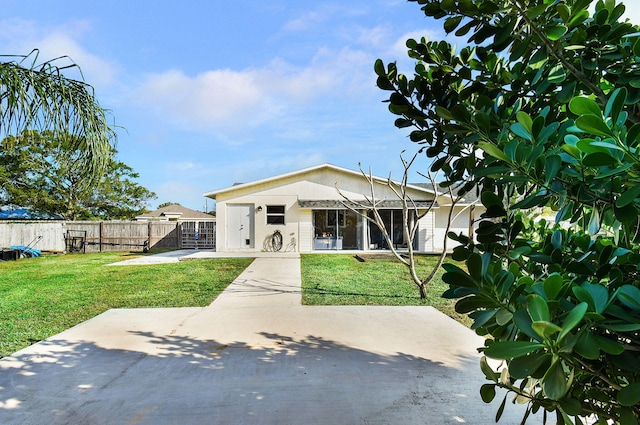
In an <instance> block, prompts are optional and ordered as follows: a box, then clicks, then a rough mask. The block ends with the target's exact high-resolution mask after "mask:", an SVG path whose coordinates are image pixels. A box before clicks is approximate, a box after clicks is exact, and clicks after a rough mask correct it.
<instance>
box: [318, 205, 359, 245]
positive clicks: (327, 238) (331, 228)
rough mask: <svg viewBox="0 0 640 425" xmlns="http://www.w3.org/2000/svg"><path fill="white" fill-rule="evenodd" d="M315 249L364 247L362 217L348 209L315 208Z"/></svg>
mask: <svg viewBox="0 0 640 425" xmlns="http://www.w3.org/2000/svg"><path fill="white" fill-rule="evenodd" d="M313 227H314V239H313V249H314V250H327V249H334V250H342V249H362V217H360V216H359V215H358V214H356V213H354V212H353V211H350V210H346V209H333V210H314V211H313Z"/></svg>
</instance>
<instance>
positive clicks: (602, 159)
mask: <svg viewBox="0 0 640 425" xmlns="http://www.w3.org/2000/svg"><path fill="white" fill-rule="evenodd" d="M617 163H618V161H617V160H616V159H615V158H614V157H613V156H612V155H611V154H610V153H609V152H606V153H605V152H594V153H590V154H588V155H587V156H585V157H584V159H583V160H582V164H583V165H585V166H587V167H603V166H606V165H616V164H617Z"/></svg>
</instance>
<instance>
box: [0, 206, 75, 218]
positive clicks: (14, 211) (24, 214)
mask: <svg viewBox="0 0 640 425" xmlns="http://www.w3.org/2000/svg"><path fill="white" fill-rule="evenodd" d="M0 220H62V216H59V215H54V214H48V213H37V212H33V211H30V210H29V209H27V208H11V209H9V208H7V207H0Z"/></svg>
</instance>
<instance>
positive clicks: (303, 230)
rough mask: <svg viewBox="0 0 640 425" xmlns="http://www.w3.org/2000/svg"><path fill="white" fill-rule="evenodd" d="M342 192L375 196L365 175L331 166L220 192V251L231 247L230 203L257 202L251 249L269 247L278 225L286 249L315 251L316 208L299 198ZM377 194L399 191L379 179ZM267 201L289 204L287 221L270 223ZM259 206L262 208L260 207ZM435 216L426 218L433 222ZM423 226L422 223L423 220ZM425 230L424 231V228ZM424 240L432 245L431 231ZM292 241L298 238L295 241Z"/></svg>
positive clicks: (390, 196)
mask: <svg viewBox="0 0 640 425" xmlns="http://www.w3.org/2000/svg"><path fill="white" fill-rule="evenodd" d="M336 187H337V188H339V189H340V190H341V191H342V193H343V194H344V195H345V196H346V197H347V198H349V199H351V200H353V201H362V200H364V199H365V195H366V196H369V197H370V196H371V187H370V184H369V182H368V181H367V180H366V179H365V178H364V177H362V176H359V175H356V174H349V173H346V172H340V171H337V170H335V169H331V168H320V169H313V170H310V171H309V172H305V173H293V174H291V175H284V176H283V177H281V178H274V179H267V180H265V181H258V182H256V183H255V184H247V185H239V186H237V187H231V188H228V189H225V190H222V191H220V192H219V193H216V215H217V217H216V219H217V223H218V225H217V227H216V240H217V242H216V244H217V249H218V250H219V251H225V250H228V248H227V233H228V229H227V225H226V223H227V222H228V219H227V217H226V214H227V205H228V204H250V205H253V206H254V210H255V214H254V229H255V231H254V241H253V248H249V250H254V251H261V250H264V249H265V248H266V246H265V241H267V238H268V237H270V236H271V235H272V234H273V232H274V231H275V230H276V229H278V230H280V232H281V233H282V236H283V248H282V249H283V250H285V249H289V250H291V249H290V248H291V247H292V245H295V248H294V249H293V250H295V251H299V252H311V251H313V236H314V235H313V223H312V220H313V218H312V211H311V210H310V209H304V210H301V209H300V208H299V207H298V201H299V200H333V201H342V200H344V198H343V197H342V196H341V195H340V193H338V190H337V189H336ZM375 195H376V198H377V199H386V200H396V199H397V197H396V196H395V194H394V193H393V192H392V191H391V190H390V189H389V188H388V187H387V186H386V184H385V183H376V186H375ZM409 195H410V196H411V197H412V198H413V199H420V200H424V199H429V194H428V193H425V192H424V191H419V190H413V189H410V190H409ZM267 205H285V225H270V224H267V223H266V212H267V208H266V206H267ZM259 207H262V210H261V211H259ZM432 221H433V219H428V220H427V221H425V226H430V225H431V224H430V222H432ZM421 227H422V223H421ZM421 233H422V232H421ZM424 238H425V239H424V242H421V245H420V250H422V246H423V244H424V245H425V246H428V243H429V242H428V231H427V232H426V233H425V234H424ZM292 241H294V242H293V243H292Z"/></svg>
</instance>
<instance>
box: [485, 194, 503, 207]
mask: <svg viewBox="0 0 640 425" xmlns="http://www.w3.org/2000/svg"><path fill="white" fill-rule="evenodd" d="M480 201H481V202H482V205H484V206H485V207H486V208H489V207H493V206H500V207H502V199H500V197H498V195H496V194H495V193H493V192H491V191H488V190H485V191H483V192H482V193H481V194H480Z"/></svg>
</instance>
